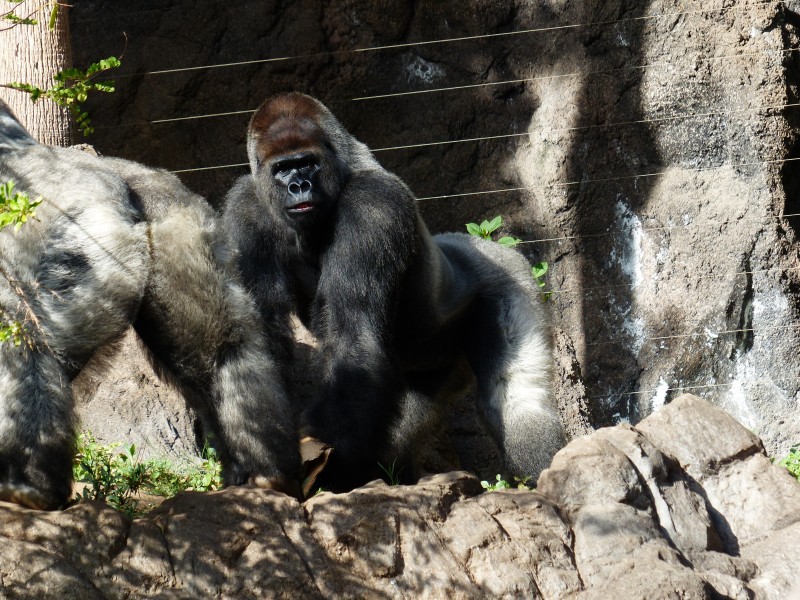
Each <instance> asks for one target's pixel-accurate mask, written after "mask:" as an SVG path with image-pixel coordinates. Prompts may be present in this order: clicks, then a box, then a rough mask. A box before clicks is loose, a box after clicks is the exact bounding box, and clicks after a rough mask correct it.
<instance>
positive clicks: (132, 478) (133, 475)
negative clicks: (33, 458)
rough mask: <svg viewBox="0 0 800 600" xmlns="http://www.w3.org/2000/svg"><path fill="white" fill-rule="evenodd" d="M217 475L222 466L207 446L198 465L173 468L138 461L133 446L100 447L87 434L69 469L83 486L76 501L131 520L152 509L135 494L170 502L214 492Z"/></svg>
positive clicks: (159, 462) (218, 485) (219, 482)
mask: <svg viewBox="0 0 800 600" xmlns="http://www.w3.org/2000/svg"><path fill="white" fill-rule="evenodd" d="M221 473H222V465H221V464H220V462H219V459H218V458H217V455H216V452H215V451H214V450H213V449H212V448H211V447H209V446H206V447H205V448H204V449H203V453H202V461H201V463H200V464H199V465H197V464H188V463H187V464H185V465H176V464H174V463H172V462H170V461H168V460H166V459H163V458H156V459H148V460H139V458H138V457H137V456H136V446H135V445H134V444H130V445H129V446H123V445H122V444H121V443H113V444H101V443H99V442H97V440H96V439H95V438H94V436H93V435H92V434H91V433H89V432H84V433H82V434H81V435H80V436H79V437H78V448H77V453H76V455H75V460H74V462H73V467H72V474H73V477H74V478H75V481H77V482H80V483H85V484H86V487H84V489H83V490H82V492H81V494H79V495H77V496H76V498H75V499H76V500H105V501H106V502H108V504H110V505H111V506H113V507H114V508H116V509H117V510H119V511H121V512H123V513H125V514H127V515H128V516H129V517H132V518H133V517H136V516H138V515H141V514H143V513H145V512H147V510H149V509H150V508H152V506H151V505H148V504H147V503H142V502H140V501H139V500H138V499H137V495H138V494H150V495H153V496H162V497H165V498H170V497H172V496H174V495H175V494H177V493H178V492H183V491H186V490H196V491H208V490H216V489H219V488H221V487H222V475H221Z"/></svg>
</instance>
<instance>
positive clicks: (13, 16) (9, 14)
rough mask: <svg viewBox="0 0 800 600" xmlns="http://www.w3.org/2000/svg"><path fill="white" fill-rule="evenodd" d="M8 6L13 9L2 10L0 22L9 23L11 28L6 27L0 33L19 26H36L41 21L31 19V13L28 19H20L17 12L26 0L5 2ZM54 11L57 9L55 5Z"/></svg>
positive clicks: (8, 0) (7, 0)
mask: <svg viewBox="0 0 800 600" xmlns="http://www.w3.org/2000/svg"><path fill="white" fill-rule="evenodd" d="M5 1H6V2H7V3H8V4H11V6H12V8H8V6H7V5H6V9H5V10H4V11H2V10H1V9H0V21H8V22H9V23H11V25H10V26H9V27H4V28H3V29H0V31H5V30H6V29H11V28H12V27H16V26H17V25H36V24H37V23H38V22H39V21H38V20H37V19H34V18H32V17H31V15H32V14H33V13H30V14H29V15H28V16H27V17H20V16H19V15H18V14H17V13H16V10H17V8H18V7H19V5H20V4H22V3H24V2H25V0H5ZM53 6H54V9H55V8H56V7H57V5H56V4H54V5H53Z"/></svg>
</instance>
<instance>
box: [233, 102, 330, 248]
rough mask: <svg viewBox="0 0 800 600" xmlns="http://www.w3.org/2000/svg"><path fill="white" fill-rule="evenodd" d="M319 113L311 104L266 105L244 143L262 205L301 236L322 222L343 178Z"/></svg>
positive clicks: (328, 213)
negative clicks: (321, 123) (281, 218)
mask: <svg viewBox="0 0 800 600" xmlns="http://www.w3.org/2000/svg"><path fill="white" fill-rule="evenodd" d="M318 111H319V107H318V106H316V104H315V103H313V102H312V101H309V102H304V103H301V104H300V105H299V106H298V105H296V104H294V105H291V106H290V107H283V106H281V103H280V101H278V102H277V106H275V105H274V104H266V105H265V106H263V107H262V108H261V109H260V110H259V111H257V112H256V114H255V116H254V117H253V120H252V122H251V125H250V136H249V140H248V151H249V153H250V157H251V163H252V165H253V167H254V176H255V180H256V184H257V188H258V190H259V195H260V196H261V199H262V201H263V202H264V203H265V204H268V205H269V209H270V211H271V212H273V214H276V213H278V214H280V215H281V216H282V217H283V219H284V220H285V221H286V222H288V223H289V224H290V225H291V226H292V227H293V228H294V229H295V230H297V231H298V232H299V233H301V234H303V235H311V234H314V233H316V232H317V231H318V229H319V227H320V226H321V225H323V224H324V223H325V222H327V220H328V219H327V218H328V217H329V216H331V215H332V214H333V212H334V209H335V207H336V203H337V198H338V197H339V196H340V194H341V191H342V189H343V187H344V183H345V180H346V175H345V169H344V167H343V165H342V161H341V160H339V159H338V158H337V155H336V151H335V150H334V147H333V144H332V143H331V140H330V138H329V136H328V135H327V134H326V133H325V131H324V129H323V127H322V126H321V125H320V123H319V122H318V121H319V116H318V114H317V113H318Z"/></svg>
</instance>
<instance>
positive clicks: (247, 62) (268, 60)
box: [118, 0, 798, 79]
mask: <svg viewBox="0 0 800 600" xmlns="http://www.w3.org/2000/svg"><path fill="white" fill-rule="evenodd" d="M796 1H798V0H781V1H779V2H776V1H775V0H763V1H759V2H746V3H743V4H736V5H734V6H723V7H717V8H703V9H696V10H687V11H680V12H672V13H659V14H655V15H642V16H639V17H628V18H624V19H613V20H605V21H589V22H584V23H572V24H567V25H553V26H549V27H535V28H531V29H522V30H517V31H504V32H498V33H487V34H479V35H468V36H460V37H453V38H443V39H438V40H423V41H419V42H403V43H400V44H386V45H381V46H369V47H366V48H354V49H350V50H332V51H327V52H312V53H308V54H297V55H293V56H278V57H272V58H261V59H254V60H245V61H236V62H228V63H219V64H214V65H198V66H194V67H181V68H177V69H160V70H155V71H144V72H141V73H132V74H129V75H120V76H119V77H118V78H119V79H121V78H129V77H144V76H147V75H165V74H169V73H184V72H187V71H200V70H204V69H221V68H230V67H238V66H246V65H254V64H264V63H273V62H284V61H290V60H299V59H308V58H320V57H326V56H341V55H346V54H361V53H367V52H378V51H383V50H398V49H402V48H413V47H418V46H433V45H440V44H451V43H455V42H466V41H475V40H482V39H492V38H500V37H510V36H517V35H528V34H532V33H548V32H555V31H566V30H570V29H580V28H583V27H598V26H611V25H618V24H620V23H635V22H641V21H648V20H655V19H662V18H674V17H680V16H687V15H696V14H706V13H716V12H727V11H732V10H736V9H743V8H750V7H758V6H765V5H769V4H775V6H779V5H780V4H788V3H792V2H796Z"/></svg>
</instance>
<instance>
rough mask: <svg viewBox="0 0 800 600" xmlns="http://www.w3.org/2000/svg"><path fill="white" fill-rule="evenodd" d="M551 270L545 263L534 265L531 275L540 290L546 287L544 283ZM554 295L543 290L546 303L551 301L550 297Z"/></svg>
mask: <svg viewBox="0 0 800 600" xmlns="http://www.w3.org/2000/svg"><path fill="white" fill-rule="evenodd" d="M549 268H550V267H549V265H548V264H547V263H546V262H544V261H542V262H538V263H536V264H535V265H533V267H531V275H533V279H534V280H535V281H536V285H538V286H539V287H540V288H544V286H545V285H546V284H545V281H544V276H545V274H546V273H547V271H548V269H549ZM552 295H553V292H545V291H544V290H542V296H543V298H544V301H545V302H547V301H548V300H549V299H550V296H552Z"/></svg>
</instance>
